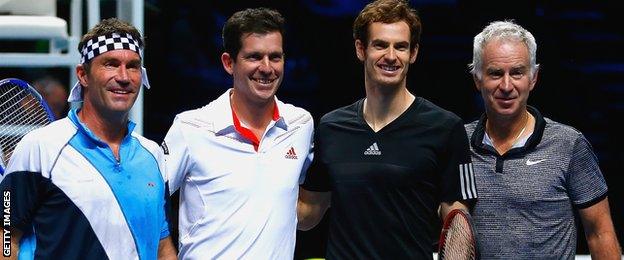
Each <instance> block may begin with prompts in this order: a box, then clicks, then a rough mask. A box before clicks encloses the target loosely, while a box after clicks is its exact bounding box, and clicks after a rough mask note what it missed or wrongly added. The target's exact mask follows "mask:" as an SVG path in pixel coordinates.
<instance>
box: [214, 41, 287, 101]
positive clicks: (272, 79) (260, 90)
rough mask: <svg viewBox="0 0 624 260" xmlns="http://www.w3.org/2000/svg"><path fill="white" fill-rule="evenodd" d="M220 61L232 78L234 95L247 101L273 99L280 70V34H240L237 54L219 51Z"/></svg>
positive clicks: (282, 69)
mask: <svg viewBox="0 0 624 260" xmlns="http://www.w3.org/2000/svg"><path fill="white" fill-rule="evenodd" d="M221 62H222V63H223V68H225V70H226V71H227V72H228V73H229V74H230V75H232V77H233V78H234V93H235V95H237V96H238V97H240V98H242V99H244V100H246V101H247V102H251V103H267V102H273V97H274V95H275V92H277V88H278V87H279V85H280V83H281V82H282V75H283V73H284V51H283V49H282V34H280V33H279V32H269V33H266V34H258V33H247V34H243V36H242V37H241V49H240V51H239V52H238V55H237V56H236V57H231V56H230V54H229V53H227V52H226V53H223V54H222V55H221Z"/></svg>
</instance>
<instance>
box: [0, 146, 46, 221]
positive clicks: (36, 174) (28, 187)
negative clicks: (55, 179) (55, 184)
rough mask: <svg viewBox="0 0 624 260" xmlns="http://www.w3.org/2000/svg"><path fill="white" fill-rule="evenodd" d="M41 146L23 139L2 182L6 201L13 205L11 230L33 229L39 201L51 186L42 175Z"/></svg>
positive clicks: (11, 206) (0, 186) (11, 207)
mask: <svg viewBox="0 0 624 260" xmlns="http://www.w3.org/2000/svg"><path fill="white" fill-rule="evenodd" d="M38 147H39V146H38V144H37V142H34V141H32V140H31V139H30V138H28V136H26V137H24V138H23V139H22V141H20V143H18V145H17V146H16V147H15V150H14V151H13V156H12V157H11V160H10V162H9V165H8V167H7V169H6V172H5V174H4V179H2V182H1V183H0V190H2V192H3V197H4V199H5V200H8V201H9V202H10V209H11V227H15V228H17V229H19V230H21V231H23V232H27V231H28V230H31V229H32V227H31V224H32V220H33V218H34V214H35V212H36V210H37V205H39V203H40V202H39V201H38V200H39V198H41V197H42V196H41V194H42V193H45V191H46V190H47V189H48V188H49V186H50V185H51V184H50V181H49V180H48V179H47V178H44V177H43V176H42V174H41V167H40V164H41V163H40V162H38V161H39V157H40V156H39V152H38V150H39V149H38Z"/></svg>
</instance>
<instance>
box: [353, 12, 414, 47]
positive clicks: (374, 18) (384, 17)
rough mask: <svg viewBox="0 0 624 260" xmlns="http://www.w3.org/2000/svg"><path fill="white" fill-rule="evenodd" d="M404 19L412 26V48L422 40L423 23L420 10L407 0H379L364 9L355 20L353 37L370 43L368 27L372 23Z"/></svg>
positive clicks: (364, 42)
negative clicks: (410, 4) (413, 7)
mask: <svg viewBox="0 0 624 260" xmlns="http://www.w3.org/2000/svg"><path fill="white" fill-rule="evenodd" d="M399 21H404V22H405V23H407V25H408V26H409V28H410V48H411V49H412V50H413V49H414V48H416V46H418V43H419V42H420V33H421V32H422V24H421V23H420V17H419V16H418V12H417V11H416V10H414V9H412V8H410V7H409V5H408V3H407V1H405V0H377V1H374V2H371V3H369V4H367V5H366V7H364V9H362V11H361V12H360V14H359V15H358V16H357V18H355V21H354V22H353V39H355V40H360V41H361V42H362V43H363V44H364V46H367V45H368V40H369V39H368V37H369V35H368V29H369V26H370V25H371V24H372V23H375V22H381V23H396V22H399Z"/></svg>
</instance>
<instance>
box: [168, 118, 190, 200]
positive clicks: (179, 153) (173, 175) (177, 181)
mask: <svg viewBox="0 0 624 260" xmlns="http://www.w3.org/2000/svg"><path fill="white" fill-rule="evenodd" d="M161 147H162V149H163V152H164V154H165V167H166V169H167V170H166V172H167V174H166V176H167V180H168V181H169V193H170V194H173V193H174V192H175V191H176V190H178V189H179V188H180V185H181V183H182V181H183V180H184V176H185V175H186V173H187V172H188V164H189V162H188V160H189V155H188V144H187V142H186V140H185V139H184V133H183V128H182V123H180V120H179V118H178V117H176V119H175V120H174V122H173V125H172V126H171V128H169V131H168V132H167V135H166V136H165V140H164V141H163V142H162V144H161Z"/></svg>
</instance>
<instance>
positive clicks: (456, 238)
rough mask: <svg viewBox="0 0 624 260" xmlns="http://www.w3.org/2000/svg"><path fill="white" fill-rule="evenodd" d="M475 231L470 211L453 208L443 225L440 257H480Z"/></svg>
mask: <svg viewBox="0 0 624 260" xmlns="http://www.w3.org/2000/svg"><path fill="white" fill-rule="evenodd" d="M474 232H475V229H474V226H473V224H472V218H471V217H470V213H468V212H467V211H465V210H463V209H454V210H452V211H451V212H450V213H449V214H448V215H447V216H446V218H445V219H444V224H443V225H442V233H441V234H440V242H439V243H438V259H445V260H468V259H470V260H472V259H479V252H478V249H477V239H476V237H475V233H474Z"/></svg>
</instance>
